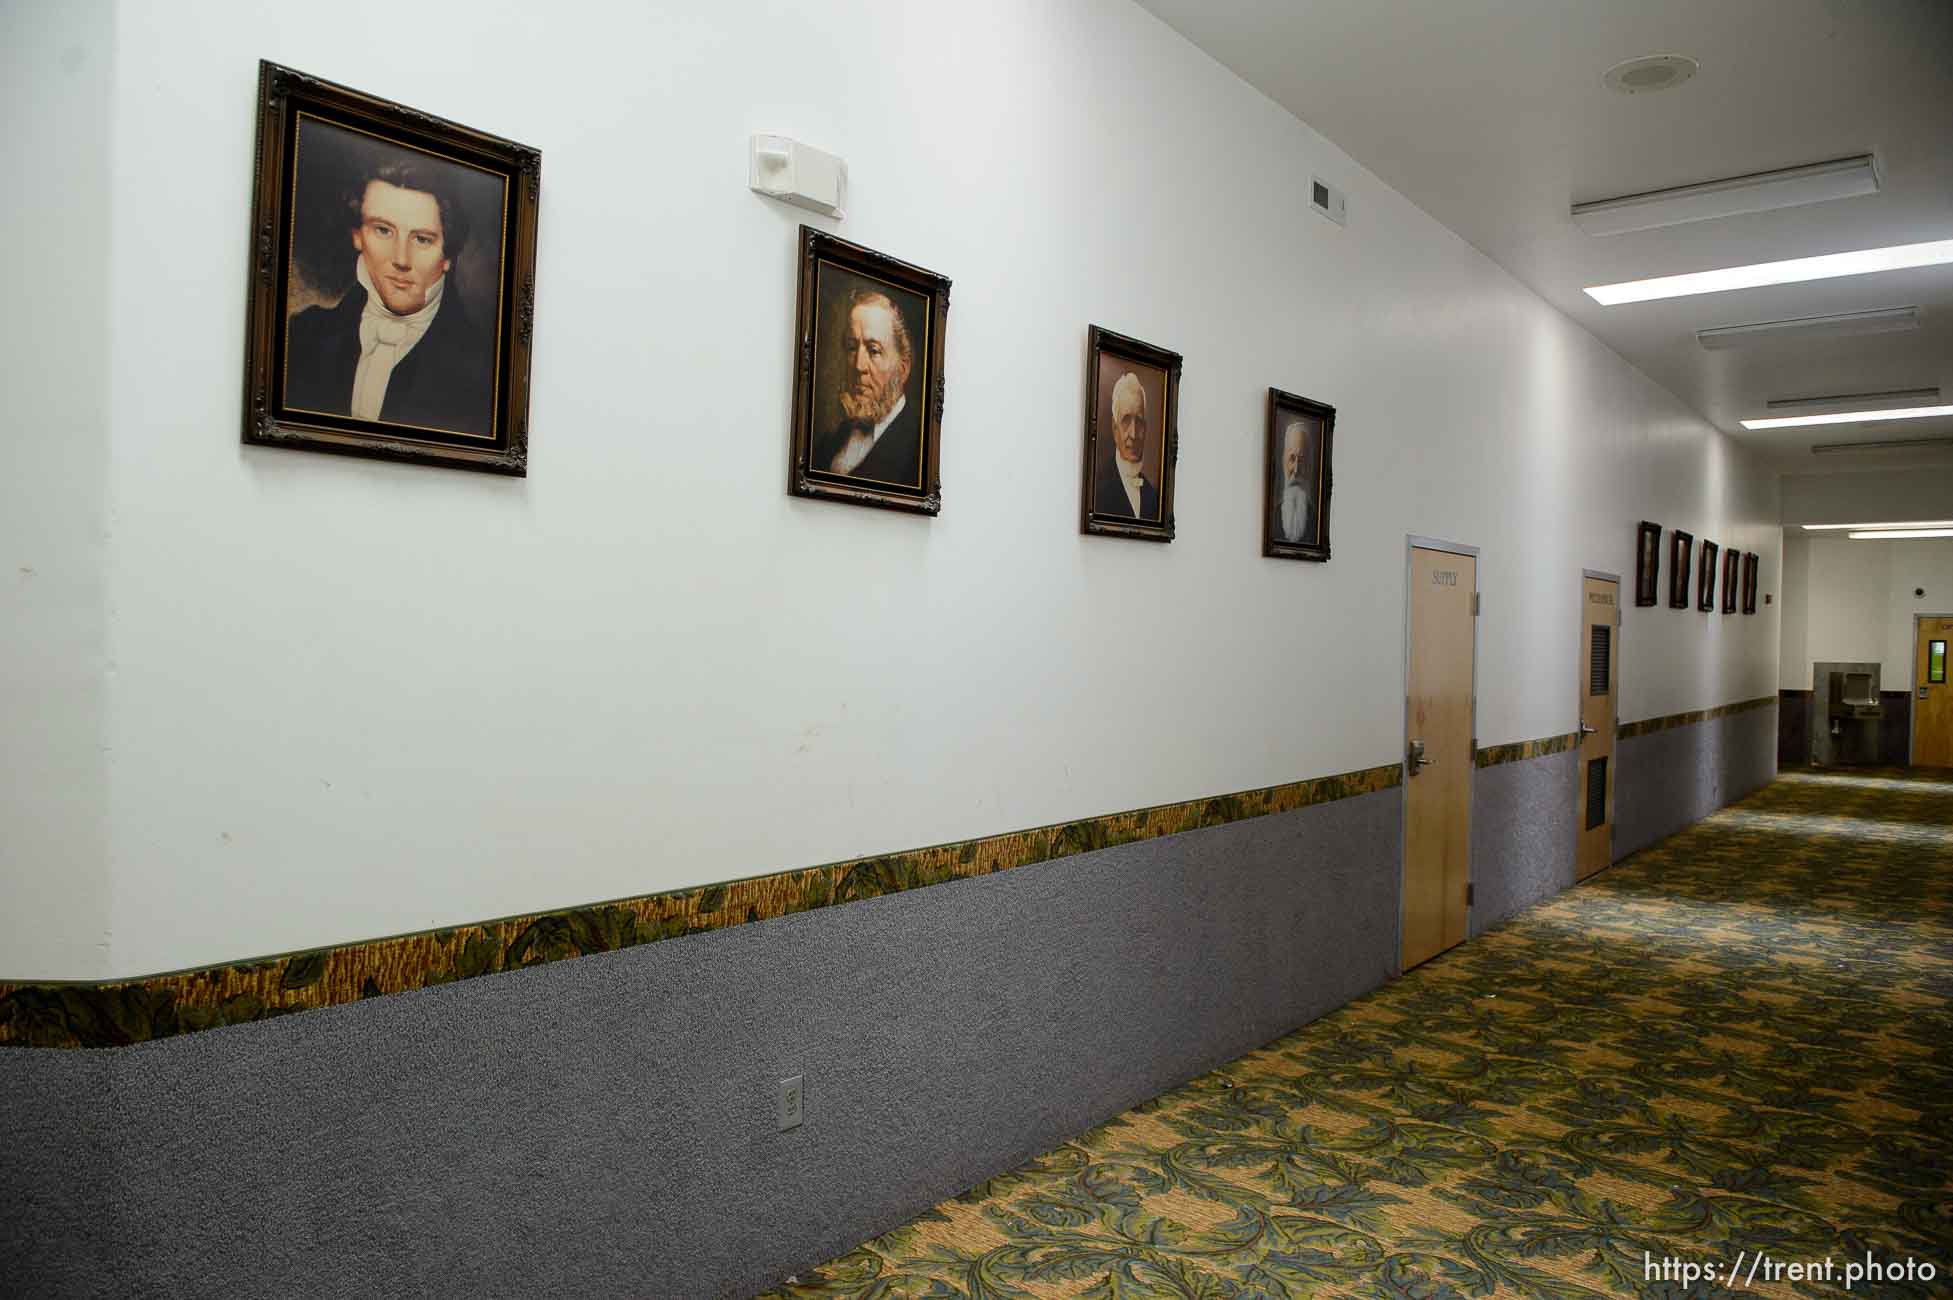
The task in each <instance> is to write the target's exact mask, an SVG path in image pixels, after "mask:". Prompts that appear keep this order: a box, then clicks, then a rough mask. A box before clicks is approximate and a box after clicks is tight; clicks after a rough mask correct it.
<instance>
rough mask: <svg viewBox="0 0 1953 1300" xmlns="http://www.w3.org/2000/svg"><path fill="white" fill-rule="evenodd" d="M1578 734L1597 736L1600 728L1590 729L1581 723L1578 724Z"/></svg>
mask: <svg viewBox="0 0 1953 1300" xmlns="http://www.w3.org/2000/svg"><path fill="white" fill-rule="evenodd" d="M1580 734H1581V735H1583V736H1597V735H1599V734H1600V728H1599V727H1590V726H1588V725H1587V724H1586V723H1584V722H1583V723H1581V724H1580Z"/></svg>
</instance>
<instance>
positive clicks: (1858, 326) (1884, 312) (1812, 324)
mask: <svg viewBox="0 0 1953 1300" xmlns="http://www.w3.org/2000/svg"><path fill="white" fill-rule="evenodd" d="M1918 328H1919V309H1918V308H1917V307H1884V308H1881V309H1879V310H1878V311H1848V312H1841V313H1839V314H1838V315H1836V316H1798V317H1795V318H1793V319H1791V320H1766V321H1758V322H1757V323H1756V324H1754V325H1718V326H1717V327H1716V328H1714V329H1706V330H1697V331H1696V332H1695V341H1696V342H1697V343H1700V344H1701V345H1702V346H1703V347H1705V348H1708V349H1709V350H1710V351H1712V352H1715V351H1720V350H1721V349H1723V348H1742V347H1750V346H1752V345H1754V344H1758V343H1776V342H1779V341H1782V340H1794V341H1799V342H1801V341H1802V340H1804V339H1841V338H1849V337H1851V336H1853V335H1858V334H1898V333H1902V332H1903V331H1906V330H1916V329H1918Z"/></svg>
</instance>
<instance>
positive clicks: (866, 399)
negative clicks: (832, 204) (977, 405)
mask: <svg viewBox="0 0 1953 1300" xmlns="http://www.w3.org/2000/svg"><path fill="white" fill-rule="evenodd" d="M799 285H800V287H799V307H798V310H797V312H796V314H795V321H794V335H793V336H794V348H795V356H796V365H795V369H794V381H793V428H792V439H791V441H792V451H791V454H790V456H789V459H788V463H787V491H788V492H789V493H791V494H792V495H794V496H797V497H812V498H815V499H818V500H824V501H840V502H845V503H847V504H850V505H860V506H879V507H881V508H882V509H885V510H905V511H909V512H911V513H915V514H924V515H934V514H937V513H939V512H940V511H941V510H942V508H943V483H942V474H941V465H942V428H943V397H944V393H945V391H946V384H945V382H944V377H943V353H944V348H943V337H944V334H945V332H946V331H947V329H948V326H949V277H948V276H944V275H939V274H937V273H936V272H934V271H925V270H924V269H922V268H921V267H919V266H913V265H911V264H910V263H908V262H903V261H900V260H898V259H896V258H893V257H890V256H889V255H888V254H886V253H879V252H876V251H875V250H874V249H872V248H864V247H863V246H862V245H860V244H853V243H849V242H848V241H847V240H845V239H841V238H839V237H837V236H834V235H830V234H828V233H827V232H826V231H822V230H816V229H814V228H813V227H812V226H802V227H801V228H800V267H799ZM918 336H920V337H919V338H918ZM850 367H853V377H852V378H849V372H850ZM884 367H886V368H887V372H886V373H883V368H884ZM898 368H899V373H898Z"/></svg>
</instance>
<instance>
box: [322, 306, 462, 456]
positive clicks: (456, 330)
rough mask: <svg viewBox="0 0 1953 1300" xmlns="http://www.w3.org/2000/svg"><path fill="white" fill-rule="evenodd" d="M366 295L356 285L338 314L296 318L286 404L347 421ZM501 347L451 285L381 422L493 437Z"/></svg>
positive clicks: (407, 360) (398, 370)
mask: <svg viewBox="0 0 1953 1300" xmlns="http://www.w3.org/2000/svg"><path fill="white" fill-rule="evenodd" d="M365 310H366V289H365V288H364V287H363V286H361V285H358V284H355V285H354V286H353V287H352V288H351V289H348V290H347V291H346V296H345V297H344V298H342V299H340V300H339V305H338V306H337V307H330V308H326V307H313V308H311V309H309V310H306V311H302V312H300V313H299V314H298V315H296V316H294V317H292V320H291V325H290V326H289V328H288V331H287V333H286V339H285V405H286V406H287V407H296V408H297V409H299V410H303V411H323V412H325V413H326V414H328V415H346V414H348V413H349V412H350V410H351V408H352V403H353V373H354V371H356V370H358V369H359V318H360V315H361V314H362V313H363V312H365ZM494 349H495V343H494V339H493V337H492V336H491V335H490V334H489V333H488V332H487V331H486V330H484V329H482V328H480V327H479V326H478V325H477V324H476V323H475V321H474V320H473V319H472V318H471V317H470V316H469V315H468V313H467V311H466V310H464V309H463V307H462V305H461V296H460V295H459V294H457V293H456V292H455V290H454V285H453V283H452V282H450V283H449V284H448V285H447V287H446V288H445V289H443V290H442V291H441V309H440V310H439V311H437V312H435V313H434V322H433V324H431V325H429V326H428V327H427V333H425V334H423V335H421V337H420V342H418V343H416V344H414V347H413V350H412V351H411V352H409V353H408V354H407V355H406V356H405V357H404V358H402V359H401V362H400V364H399V365H397V366H395V367H394V368H393V373H392V374H391V375H390V376H388V378H387V395H386V400H385V401H384V402H382V403H381V405H380V418H381V419H382V420H384V421H387V422H389V423H392V424H412V425H418V426H420V427H421V428H424V429H440V430H443V431H446V432H449V433H472V434H477V435H480V436H482V437H486V436H488V434H490V433H491V432H492V431H493V429H494V423H495V357H494Z"/></svg>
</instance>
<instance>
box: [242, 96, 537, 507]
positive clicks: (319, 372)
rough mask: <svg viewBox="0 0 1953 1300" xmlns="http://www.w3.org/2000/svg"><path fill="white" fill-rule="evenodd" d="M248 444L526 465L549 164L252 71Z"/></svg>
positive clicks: (512, 147) (394, 111) (518, 470)
mask: <svg viewBox="0 0 1953 1300" xmlns="http://www.w3.org/2000/svg"><path fill="white" fill-rule="evenodd" d="M258 89H259V94H258V106H259V118H258V156H259V164H258V173H257V179H256V184H255V186H254V190H253V207H252V212H253V223H252V224H253V228H254V230H255V231H256V232H257V241H256V246H255V248H254V249H253V254H254V257H253V265H252V277H251V297H250V306H249V316H248V319H247V325H246V331H245V333H246V357H245V364H246V385H245V411H244V441H245V442H247V443H255V444H258V445H262V446H274V447H291V448H302V449H305V450H311V451H329V452H337V453H340V454H345V455H358V456H374V457H380V458H384V459H390V460H407V461H415V462H419V463H422V464H436V465H447V466H452V467H455V468H462V469H476V470H484V471H487V472H490V473H497V474H511V475H517V476H520V475H524V474H526V473H527V471H528V440H529V430H528V396H529V345H530V335H531V333H532V324H533V320H534V314H535V313H534V301H535V298H534V295H535V255H536V213H537V206H538V193H537V191H538V189H539V186H540V183H541V182H540V176H541V168H542V163H541V156H540V155H539V154H537V152H536V151H535V150H533V149H530V148H528V147H527V146H524V145H519V144H515V143H513V142H512V141H508V140H503V139H501V138H499V137H497V136H491V135H487V134H484V133H483V132H480V131H475V130H472V129H471V128H468V127H463V126H459V125H456V124H455V123H452V122H445V121H442V120H441V119H439V118H436V117H433V116H431V115H429V114H426V113H421V112H419V111H417V110H413V109H408V108H405V107H403V106H401V105H399V104H395V103H393V102H391V101H388V100H383V99H378V98H375V97H373V96H370V95H365V94H362V93H360V92H359V91H355V90H350V89H348V88H346V87H344V86H338V85H334V84H333V83H331V82H328V81H322V80H320V79H318V78H316V77H311V76H308V75H306V74H304V73H300V72H295V71H293V70H292V69H290V68H284V67H279V66H278V65H276V64H272V63H263V64H260V65H259V76H258Z"/></svg>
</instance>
